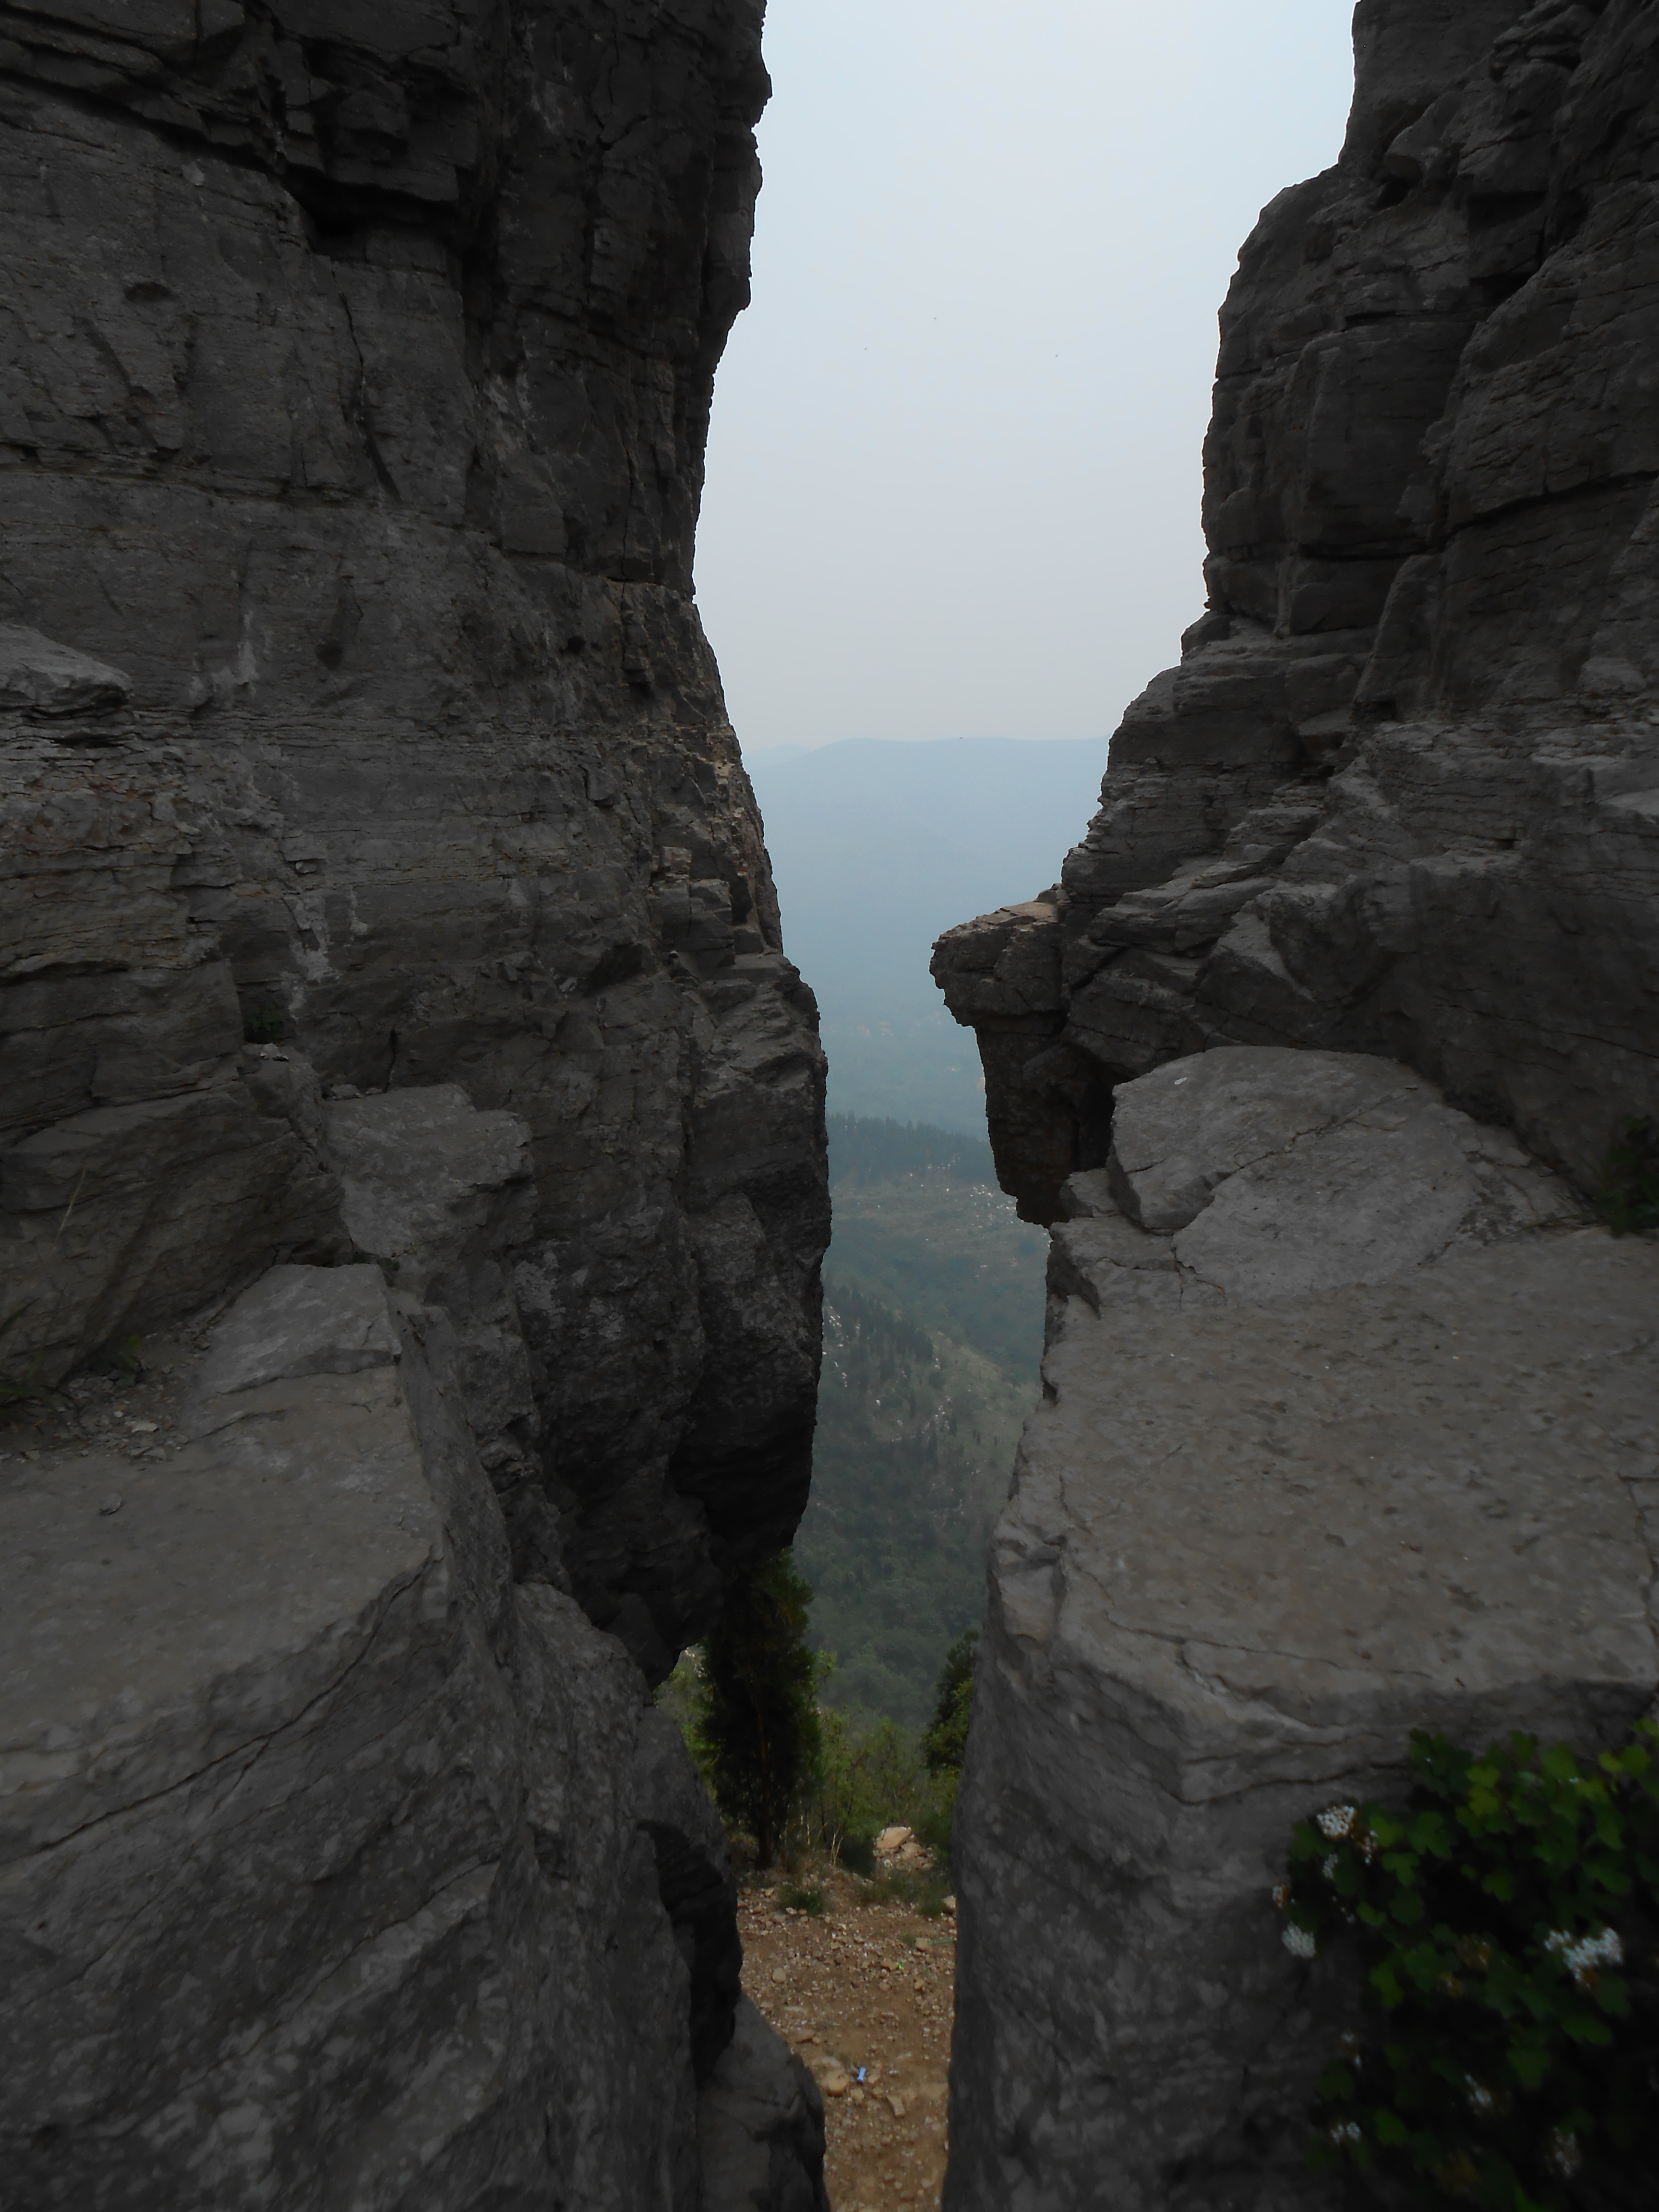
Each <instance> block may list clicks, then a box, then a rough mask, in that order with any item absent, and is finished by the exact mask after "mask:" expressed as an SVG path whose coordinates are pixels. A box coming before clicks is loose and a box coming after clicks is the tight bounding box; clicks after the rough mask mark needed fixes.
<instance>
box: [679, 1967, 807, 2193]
mask: <svg viewBox="0 0 1659 2212" xmlns="http://www.w3.org/2000/svg"><path fill="white" fill-rule="evenodd" d="M697 2141H698V2145H699V2148H700V2149H701V2151H702V2172H703V2212H829V2191H827V2190H826V2189H825V2187H824V2185H823V2098H822V2097H821V2096H820V2094H819V2093H818V2085H817V2082H816V2081H814V2080H813V2079H812V2076H811V2074H810V2073H809V2072H808V2070H807V2069H806V2068H805V2066H804V2065H803V2064H802V2063H801V2062H800V2060H799V2058H797V2057H795V2055H794V2053H793V2051H791V2050H790V2049H789V2047H788V2045H787V2044H786V2043H785V2042H784V2041H783V2039H782V2038H781V2036H779V2035H777V2034H775V2033H774V2032H773V2030H772V2029H771V2028H769V2027H768V2026H767V2024H766V2022H765V2021H763V2019H762V2018H761V2016H760V2014H759V2013H758V2012H757V2010H756V2009H755V2008H754V2006H753V2005H752V2004H750V2002H749V2000H748V1998H747V1997H744V1998H742V1999H741V2000H740V2001H739V2002H738V2015H737V2026H736V2029H735V2032H734V2033H733V2035H732V2040H731V2042H730V2044H729V2045H727V2046H726V2051H725V2054H724V2056H723V2057H721V2059H720V2063H719V2065H718V2066H717V2067H716V2068H715V2069H714V2075H713V2076H712V2077H711V2079H710V2080H709V2081H708V2085H707V2087H705V2088H704V2090H703V2092H702V2098H701V2100H699V2103H698V2106H697Z"/></svg>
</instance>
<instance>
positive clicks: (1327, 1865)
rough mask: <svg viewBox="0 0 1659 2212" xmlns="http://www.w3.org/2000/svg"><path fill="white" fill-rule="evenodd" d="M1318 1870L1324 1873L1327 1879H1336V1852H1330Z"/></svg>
mask: <svg viewBox="0 0 1659 2212" xmlns="http://www.w3.org/2000/svg"><path fill="white" fill-rule="evenodd" d="M1319 1871H1320V1872H1321V1874H1322V1875H1324V1877H1325V1879H1326V1881H1335V1880H1336V1853H1335V1852H1334V1851H1333V1852H1332V1853H1331V1855H1330V1857H1329V1858H1328V1859H1326V1860H1325V1861H1324V1862H1323V1863H1322V1865H1321V1867H1320V1869H1319Z"/></svg>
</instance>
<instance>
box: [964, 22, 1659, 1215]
mask: <svg viewBox="0 0 1659 2212" xmlns="http://www.w3.org/2000/svg"><path fill="white" fill-rule="evenodd" d="M1354 34H1355V49H1356V60H1357V64H1358V71H1357V83H1356V92H1355V99H1354V106H1353V112H1352V118H1351V121H1350V124H1349V128H1348V134H1347V138H1346V143H1345V145H1344V147H1343V149H1342V153H1341V156H1340V160H1339V161H1338V162H1337V164H1336V166H1335V167H1334V168H1331V169H1329V170H1328V171H1326V172H1325V173H1324V174H1322V176H1319V177H1316V178H1314V179H1312V180H1311V181H1310V182H1309V183H1306V184H1304V185H1297V186H1295V187H1293V188H1292V189H1291V190H1289V191H1285V192H1282V193H1281V194H1280V195H1279V197H1278V198H1277V199H1275V200H1274V201H1273V203H1272V204H1271V205H1270V206H1269V207H1267V209H1266V210H1265V211H1264V212H1263V214H1262V216H1261V221H1260V222H1259V223H1258V225H1257V227H1256V228H1255V231H1254V233H1253V234H1251V236H1250V238H1249V240H1248V242H1247V243H1246V245H1245V246H1244V249H1243V253H1242V255H1241V257H1240V264H1239V270H1238V274H1237V277H1236V279H1235V280H1234V283H1233V285H1232V289H1231V291H1230V293H1229V295H1228V298H1227V301H1226V305H1225V307H1224V309H1223V311H1222V318H1221V349H1220V357H1219V362H1218V369H1217V380H1216V389H1215V413H1214V418H1213V421H1212V424H1211V428H1210V434H1209V437H1208V440H1207V441H1206V447H1205V500H1204V520H1205V529H1206V537H1207V540H1208V544H1209V548H1210V556H1209V560H1208V562H1207V563H1206V581H1207V584H1208V592H1209V603H1208V607H1207V609H1206V612H1205V613H1204V615H1203V616H1202V617H1201V618H1200V621H1199V622H1197V623H1195V624H1194V627H1193V628H1192V629H1190V630H1189V631H1188V634H1187V636H1186V638H1185V639H1184V641H1183V653H1182V661H1181V664H1180V665H1179V666H1178V667H1177V668H1174V669H1170V670H1168V671H1165V672H1164V674H1163V675H1161V676H1159V677H1158V678H1156V679H1155V680H1154V682H1153V683H1152V684H1151V685H1150V687H1149V688H1148V689H1147V690H1146V692H1145V693H1144V694H1143V695H1142V696H1141V697H1140V698H1139V699H1138V700H1137V701H1136V702H1134V704H1133V706H1132V707H1131V708H1129V710H1128V712H1127V714H1126V716H1125V718H1124V720H1123V722H1122V725H1121V727H1120V729H1119V730H1118V732H1117V733H1116V735H1115V738H1114V739H1113V742H1112V748H1111V756H1110V767H1109V772H1108V775H1107V777H1106V780H1105V783H1104V786H1103V792H1102V805H1101V808H1100V811H1099V812H1098V813H1097V815H1096V817H1095V818H1094V820H1093V821H1092V822H1091V823H1090V825H1089V827H1088V830H1087V833H1086V835H1085V837H1084V839H1083V841H1082V842H1081V843H1080V844H1079V845H1078V846H1076V847H1075V848H1074V849H1073V851H1072V852H1071V853H1070V854H1069V855H1067V857H1066V861H1065V864H1064V866H1063V868H1062V870H1061V872H1060V882H1059V883H1058V884H1056V885H1055V886H1054V888H1053V890H1051V891H1049V892H1047V893H1044V894H1042V896H1038V897H1037V898H1036V899H1034V900H1033V901H1032V902H1030V904H1028V905H1026V906H1023V907H1016V908H1009V909H1006V910H1005V911H1003V912H1001V913H999V914H996V915H989V916H986V917H983V918H981V920H980V921H975V922H973V923H969V924H968V925H966V926H964V927H963V928H961V929H958V930H956V931H953V932H952V933H951V934H950V935H949V936H947V937H945V939H943V940H941V943H940V945H939V951H938V955H937V958H936V963H935V970H934V972H935V974H936V975H937V976H938V978H939V982H940V984H941V986H942V987H943V988H944V990H945V995H946V998H947V1000H948V1001H949V1003H950V1005H951V1010H952V1012H954V1013H955V1014H956V1015H957V1018H958V1019H960V1020H963V1021H964V1022H968V1023H971V1024H973V1026H974V1027H975V1030H976V1031H977V1032H978V1037H979V1043H980V1048H981V1055H982V1058H983V1060H984V1065H985V1071H986V1080H987V1102H988V1109H989V1118H990V1127H991V1133H992V1138H993V1140H994V1144H995V1146H996V1148H997V1154H998V1160H999V1164H1000V1169H1001V1171H1002V1174H1003V1177H1004V1180H1005V1182H1006V1184H1007V1186H1008V1187H1009V1188H1011V1189H1013V1190H1016V1191H1017V1192H1018V1194H1019V1195H1020V1198H1021V1201H1022V1204H1023V1205H1024V1208H1025V1210H1026V1212H1027V1213H1028V1214H1029V1215H1030V1218H1034V1219H1042V1220H1047V1219H1052V1218H1054V1216H1055V1214H1056V1212H1058V1210H1059V1204H1060V1199H1059V1193H1060V1186H1061V1184H1062V1183H1063V1182H1065V1180H1066V1176H1068V1175H1069V1174H1071V1173H1072V1172H1073V1171H1075V1170H1079V1169H1082V1170H1090V1169H1093V1168H1097V1167H1098V1166H1099V1165H1100V1164H1102V1162H1103V1160H1104V1158H1105V1154H1106V1147H1107V1145H1108V1142H1109V1126H1110V1101H1111V1096H1112V1092H1113V1091H1114V1089H1115V1086H1116V1085H1118V1084H1120V1083H1122V1082H1125V1081H1127V1080H1129V1079H1133V1078H1134V1077H1136V1076H1139V1075H1141V1074H1144V1073H1146V1071H1147V1070H1148V1069H1149V1068H1152V1067H1153V1066H1157V1065H1158V1064H1159V1062H1161V1061H1163V1060H1168V1059H1170V1058H1172V1057H1174V1056H1176V1055H1179V1054H1187V1053H1191V1052H1194V1051H1198V1050H1200V1049H1202V1048H1204V1047H1205V1046H1206V1044H1208V1043H1211V1042H1218V1041H1219V1042H1256V1043H1264V1044H1273V1043H1278V1044H1298V1045H1313V1046H1321V1047H1339V1048H1348V1049H1358V1050H1363V1051H1367V1052H1372V1053H1377V1054H1383V1056H1385V1057H1388V1058H1390V1059H1400V1060H1408V1061H1410V1062H1411V1063H1412V1064H1413V1066H1418V1067H1419V1068H1421V1069H1422V1070H1423V1071H1424V1072H1425V1073H1427V1074H1429V1075H1430V1076H1431V1077H1432V1078H1433V1079H1435V1080H1436V1081H1437V1082H1438V1083H1439V1084H1441V1085H1443V1087H1444V1089H1445V1090H1446V1091H1447V1093H1448V1095H1449V1096H1450V1097H1453V1098H1455V1100H1457V1101H1458V1102H1460V1103H1462V1104H1463V1105H1465V1106H1467V1107H1468V1109H1469V1110H1470V1111H1471V1112H1472V1113H1474V1114H1475V1115H1478V1116H1479V1117H1480V1118H1482V1119H1487V1120H1502V1121H1505V1122H1507V1123H1508V1124H1509V1125H1510V1126H1511V1127H1513V1128H1515V1129H1516V1132H1517V1133H1519V1134H1520V1135H1521V1136H1522V1139H1523V1140H1524V1141H1525V1142H1526V1143H1527V1145H1528V1146H1529V1147H1530V1148H1531V1149H1532V1150H1533V1151H1534V1152H1537V1153H1538V1154H1540V1155H1541V1157H1543V1158H1547V1160H1549V1161H1551V1162H1552V1163H1553V1164H1555V1165H1556V1166H1558V1167H1559V1169H1560V1170H1562V1171H1564V1172H1565V1174H1567V1175H1568V1176H1570V1177H1571V1179H1572V1180H1573V1181H1574V1182H1577V1184H1578V1185H1579V1186H1580V1187H1581V1188H1585V1187H1588V1186H1589V1185H1590V1184H1591V1183H1593V1182H1594V1181H1595V1177H1596V1176H1597V1175H1598V1173H1599V1171H1600V1169H1601V1162H1602V1159H1603V1158H1604V1156H1605V1153H1606V1151H1607V1144H1608V1140H1609V1138H1610V1137H1611V1135H1612V1134H1613V1131H1614V1129H1615V1128H1616V1127H1617V1125H1618V1122H1619V1121H1620V1119H1621V1117H1624V1116H1635V1115H1643V1114H1646V1113H1651V1112H1652V1111H1654V1110H1655V1109H1656V1108H1659V1079H1656V1073H1655V1068H1656V1056H1655V1040H1656V1037H1659V921H1656V915H1659V896H1656V894H1659V698H1656V688H1655V687H1656V681H1659V660H1656V655H1659V612H1656V605H1659V603H1656V596H1655V594H1656V581H1655V579H1656V569H1655V544H1656V539H1655V526H1654V512H1655V510H1654V507H1653V501H1654V495H1655V485H1656V482H1659V401H1656V395H1655V391H1654V386H1653V380H1652V377H1651V374H1650V362H1651V359H1652V355H1653V349H1654V343H1655V338H1656V326H1655V324H1654V315H1655V312H1656V310H1655V306H1654V282H1653V269H1654V264H1655V257H1656V252H1659V186H1656V185H1655V183H1654V182H1653V171H1654V149H1655V146H1656V143H1659V21H1656V18H1655V15H1654V11H1653V10H1652V9H1651V8H1650V7H1648V6H1646V5H1644V4H1642V0H1592V3H1591V4H1583V5H1577V4H1561V3H1560V0H1541V4H1539V5H1535V6H1533V7H1530V8H1527V9H1522V8H1519V7H1517V6H1516V5H1514V4H1513V3H1512V0H1480V4H1471V5H1464V6H1460V7H1458V8H1455V9H1443V8H1434V7H1424V6H1421V5H1418V4H1415V0H1360V5H1359V7H1358V9H1357V11H1356V14H1355V19H1354ZM1033 890H1039V887H1038V886H1036V885H1034V886H1033Z"/></svg>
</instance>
